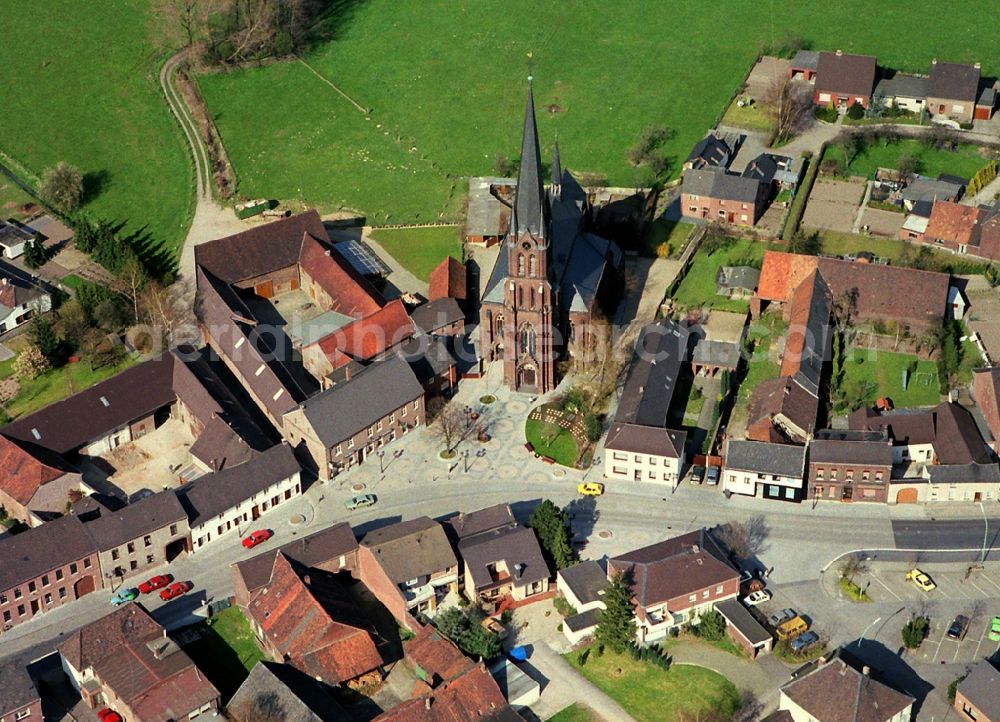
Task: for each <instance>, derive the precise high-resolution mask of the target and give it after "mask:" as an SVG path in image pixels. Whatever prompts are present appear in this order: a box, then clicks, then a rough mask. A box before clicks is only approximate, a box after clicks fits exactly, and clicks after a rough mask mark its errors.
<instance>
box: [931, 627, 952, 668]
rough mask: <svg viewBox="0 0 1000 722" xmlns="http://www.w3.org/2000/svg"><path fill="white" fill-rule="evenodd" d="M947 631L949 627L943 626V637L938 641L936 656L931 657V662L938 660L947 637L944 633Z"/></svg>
mask: <svg viewBox="0 0 1000 722" xmlns="http://www.w3.org/2000/svg"><path fill="white" fill-rule="evenodd" d="M947 631H948V628H947V627H945V628H943V629H942V630H941V639H939V640H938V642H937V649H936V650H934V656H933V657H932V658H931V664H933V663H934V662H937V658H938V655H939V654H941V646H942V645H943V644H944V639H945V637H944V635H945V632H947Z"/></svg>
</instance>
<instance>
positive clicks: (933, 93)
mask: <svg viewBox="0 0 1000 722" xmlns="http://www.w3.org/2000/svg"><path fill="white" fill-rule="evenodd" d="M927 97H929V98H941V99H943V100H959V101H962V102H963V103H975V102H976V98H977V97H979V68H977V67H975V66H974V65H965V64H964V63H944V62H941V61H940V60H935V61H934V62H933V63H931V74H930V80H929V81H928V82H927Z"/></svg>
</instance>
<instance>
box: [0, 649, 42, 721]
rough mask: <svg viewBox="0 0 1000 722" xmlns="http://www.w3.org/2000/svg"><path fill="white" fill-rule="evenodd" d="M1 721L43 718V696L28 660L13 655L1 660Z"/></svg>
mask: <svg viewBox="0 0 1000 722" xmlns="http://www.w3.org/2000/svg"><path fill="white" fill-rule="evenodd" d="M0 679H2V680H3V684H2V685H0V722H18V721H19V720H28V721H29V722H34V720H42V719H44V717H43V716H42V697H41V695H40V694H38V688H37V687H35V682H34V680H32V679H31V675H29V674H28V669H27V666H26V660H25V659H22V658H17V657H11V658H8V659H6V660H5V661H3V662H0Z"/></svg>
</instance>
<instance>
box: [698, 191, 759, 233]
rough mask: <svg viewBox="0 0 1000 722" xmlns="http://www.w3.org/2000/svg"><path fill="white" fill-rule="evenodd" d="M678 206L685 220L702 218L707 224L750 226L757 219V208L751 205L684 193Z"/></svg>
mask: <svg viewBox="0 0 1000 722" xmlns="http://www.w3.org/2000/svg"><path fill="white" fill-rule="evenodd" d="M680 204H681V215H683V216H684V217H685V218H703V219H705V220H706V221H708V222H720V223H726V224H729V225H736V226H752V225H754V224H755V223H756V222H757V218H758V217H759V216H758V208H757V207H756V206H755V204H753V203H745V202H740V201H726V200H720V199H718V198H711V197H709V196H697V195H692V194H690V193H684V194H682V195H681V200H680ZM692 208H693V209H694V210H692ZM720 212H721V214H722V215H720Z"/></svg>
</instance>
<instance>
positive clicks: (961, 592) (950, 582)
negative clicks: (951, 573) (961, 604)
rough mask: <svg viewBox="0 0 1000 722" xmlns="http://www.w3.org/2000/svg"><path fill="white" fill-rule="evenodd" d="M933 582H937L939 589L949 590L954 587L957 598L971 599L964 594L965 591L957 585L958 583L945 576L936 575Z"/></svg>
mask: <svg viewBox="0 0 1000 722" xmlns="http://www.w3.org/2000/svg"><path fill="white" fill-rule="evenodd" d="M935 581H936V582H937V584H938V587H939V588H940V587H947V588H951V587H952V586H954V587H955V589H956V590H957V591H958V596H959V597H960V598H962V599H971V598H972V597H970V596H969V595H968V594H966V593H965V591H964V590H963V589H962V588H961V586H960V585H959V583H958V582H956V581H954V580H952V579H951V578H949V577H947V576H945V575H944V574H941V575H938V577H937V578H936V579H935ZM942 582H947V584H942ZM946 596H948V594H947V593H946Z"/></svg>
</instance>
